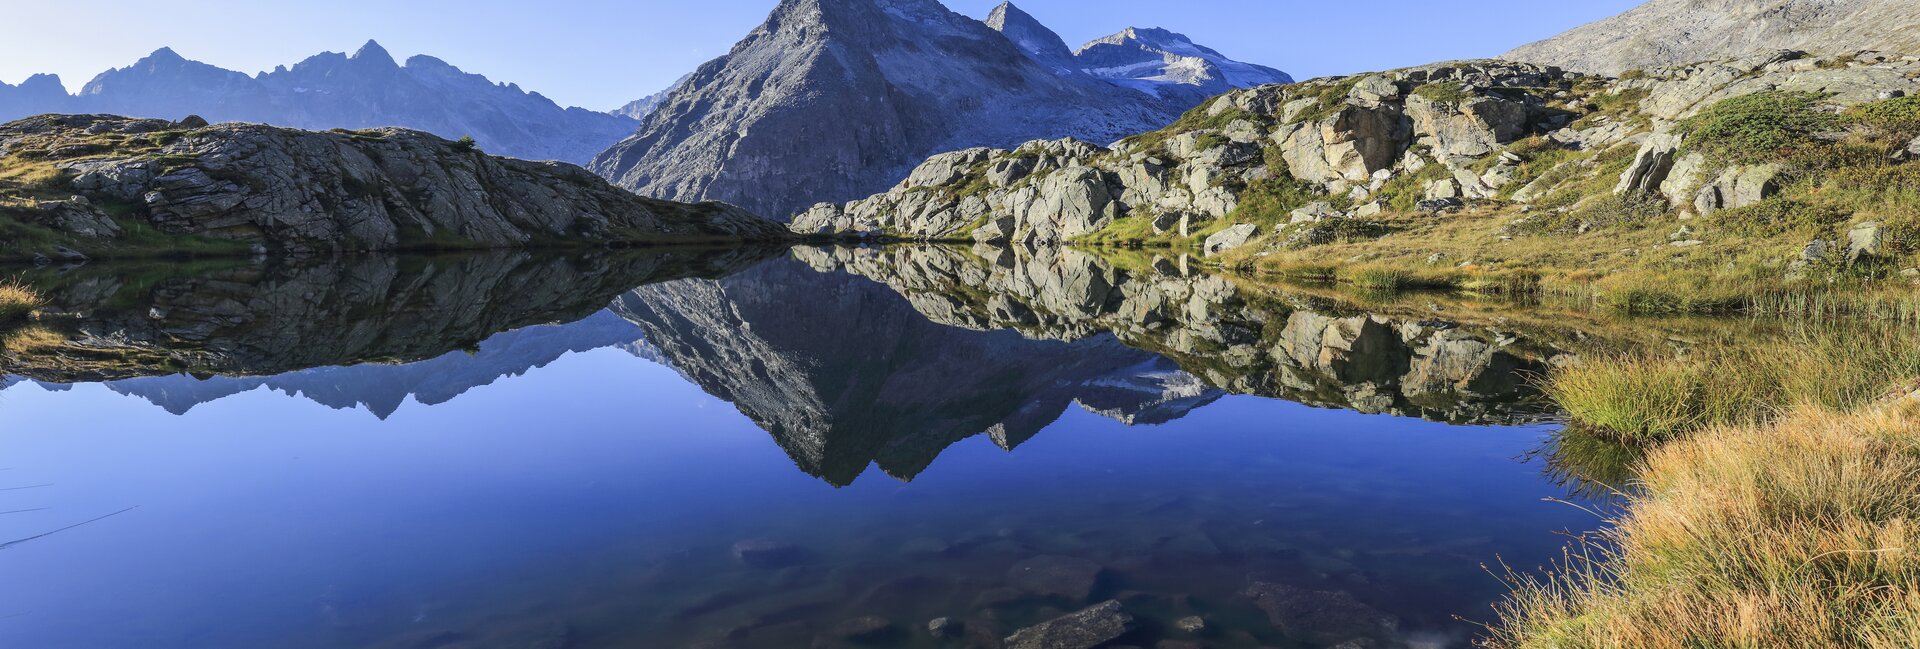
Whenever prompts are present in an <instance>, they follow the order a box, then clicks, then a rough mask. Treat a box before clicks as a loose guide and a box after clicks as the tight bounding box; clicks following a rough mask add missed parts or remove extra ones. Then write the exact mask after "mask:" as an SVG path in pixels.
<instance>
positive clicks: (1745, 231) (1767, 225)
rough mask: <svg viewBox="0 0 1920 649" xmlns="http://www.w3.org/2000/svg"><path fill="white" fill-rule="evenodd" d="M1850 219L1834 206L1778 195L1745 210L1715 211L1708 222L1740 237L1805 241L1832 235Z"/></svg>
mask: <svg viewBox="0 0 1920 649" xmlns="http://www.w3.org/2000/svg"><path fill="white" fill-rule="evenodd" d="M1850 218H1852V215H1851V214H1849V213H1847V212H1843V211H1840V210H1838V209H1835V208H1833V207H1829V206H1826V205H1815V204H1812V203H1807V202H1803V201H1798V200H1794V199H1790V198H1786V197H1783V196H1775V197H1773V198H1769V199H1766V200H1763V201H1760V202H1758V203H1754V204H1752V205H1748V206H1746V207H1736V208H1732V209H1726V210H1720V211H1718V212H1714V213H1713V214H1712V216H1710V217H1709V218H1708V222H1710V223H1712V224H1713V225H1714V226H1715V227H1717V228H1720V229H1721V230H1723V231H1725V232H1727V233H1729V234H1734V235H1738V236H1745V237H1773V236H1780V235H1784V234H1789V233H1792V234H1797V235H1800V236H1802V237H1803V238H1804V237H1811V236H1832V233H1833V229H1834V227H1835V226H1838V225H1839V224H1842V223H1845V222H1847V220H1848V219H1850Z"/></svg>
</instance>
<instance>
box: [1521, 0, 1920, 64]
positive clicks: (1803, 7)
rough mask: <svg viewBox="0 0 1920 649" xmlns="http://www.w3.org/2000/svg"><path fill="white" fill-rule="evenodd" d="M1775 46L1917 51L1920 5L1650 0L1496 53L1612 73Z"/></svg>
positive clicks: (1854, 0) (1894, 0)
mask: <svg viewBox="0 0 1920 649" xmlns="http://www.w3.org/2000/svg"><path fill="white" fill-rule="evenodd" d="M1780 49H1802V50H1809V51H1814V52H1824V53H1828V54H1841V53H1846V52H1853V51H1858V50H1883V51H1889V52H1899V53H1905V54H1920V5H1916V4H1914V3H1912V2H1909V1H1908V0H1800V1H1789V2H1783V1H1781V0H1652V1H1651V2H1648V3H1646V4H1644V5H1641V6H1639V7H1636V8H1634V9H1632V10H1630V11H1628V12H1626V13H1623V14H1620V15H1618V16H1614V17H1612V18H1608V19H1606V20H1601V21H1599V22H1595V23H1591V24H1588V25H1584V26H1581V27H1579V28H1576V29H1574V30H1572V31H1569V32H1566V33H1564V34H1560V35H1558V36H1555V37H1553V38H1549V39H1547V40H1544V41H1540V42H1537V43H1532V44H1528V45H1525V46H1522V47H1520V48H1518V49H1515V50H1513V51H1511V52H1508V53H1506V54H1504V55H1501V56H1502V58H1506V59H1511V60H1515V61H1528V62H1532V63H1541V64H1547V65H1557V66H1561V67H1564V68H1568V69H1572V70H1580V71H1585V72H1597V73H1603V74H1619V73H1621V72H1624V71H1626V70H1633V69H1639V68H1650V67H1659V66H1668V65H1676V64H1682V63H1691V62H1694V61H1710V60H1715V59H1733V58H1740V57H1744V56H1748V55H1751V54H1755V53H1760V52H1767V51H1772V50H1780Z"/></svg>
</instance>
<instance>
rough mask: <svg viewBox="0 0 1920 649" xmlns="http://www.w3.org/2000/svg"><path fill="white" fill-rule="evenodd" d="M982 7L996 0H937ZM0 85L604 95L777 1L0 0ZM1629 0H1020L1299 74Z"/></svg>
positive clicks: (679, 63)
mask: <svg viewBox="0 0 1920 649" xmlns="http://www.w3.org/2000/svg"><path fill="white" fill-rule="evenodd" d="M946 1H947V6H949V7H951V8H953V9H954V10H955V11H959V12H961V13H964V14H967V15H970V16H974V17H983V16H985V15H986V13H987V12H988V11H989V10H991V9H992V8H993V6H994V5H996V4H999V0H946ZM0 3H4V4H6V5H9V6H7V7H6V8H5V11H6V13H7V15H8V18H9V20H8V23H9V24H8V25H7V29H6V30H5V31H6V34H5V36H4V38H0V81H5V82H8V83H18V82H20V81H21V80H22V79H25V78H26V77H27V76H28V75H30V74H33V73H35V72H53V73H57V74H59V75H60V76H61V77H62V78H63V80H64V81H66V83H67V86H68V87H69V88H71V89H75V90H77V89H78V88H79V86H80V85H82V84H84V83H86V81H87V80H88V79H91V78H92V77H93V75H95V74H97V73H99V72H101V71H103V70H106V69H108V68H112V67H121V66H125V65H127V64H129V63H132V62H133V61H134V60H136V59H138V58H139V57H141V56H143V55H145V54H147V53H149V52H151V51H153V50H155V49H158V48H160V47H162V46H169V47H172V48H174V49H175V50H177V51H179V52H180V54H181V55H183V56H186V57H187V58H190V59H195V60H199V61H205V62H207V63H212V64H214V65H218V66H221V67H225V68H230V69H236V70H241V71H245V72H249V73H252V72H258V71H261V70H269V69H272V68H273V66H275V65H280V64H291V63H294V62H296V61H299V60H300V59H302V58H305V57H306V56H308V55H311V54H314V53H317V52H321V51H352V50H353V49H355V48H357V47H359V45H360V44H361V43H362V42H365V41H366V40H367V39H369V38H373V39H378V40H379V41H380V42H381V43H382V44H383V45H386V46H387V49H389V50H392V52H393V54H394V55H395V56H396V57H398V58H401V59H403V60H404V59H405V58H406V57H407V56H411V55H413V54H423V53H424V54H432V55H434V56H438V57H440V58H442V59H446V60H447V61H448V62H450V63H453V64H454V65H457V66H460V67H461V68H464V69H466V70H467V71H469V72H477V73H480V74H485V75H487V76H488V77H491V78H493V80H495V81H511V82H514V83H518V84H520V86H521V87H522V88H526V89H529V90H536V91H539V92H541V93H543V94H545V95H547V96H549V97H552V98H553V99H554V100H555V101H558V102H560V103H562V104H568V105H579V106H585V107H588V108H596V109H610V108H613V107H616V106H619V105H620V104H623V103H625V102H627V101H628V100H631V99H635V98H637V97H640V96H643V95H646V94H650V93H652V92H654V91H657V90H659V89H660V88H662V87H664V86H666V85H667V84H669V83H671V82H672V81H673V80H674V79H675V78H677V77H679V76H680V75H682V74H684V73H686V72H687V71H689V70H692V69H693V68H694V67H695V66H697V65H699V64H700V63H702V62H705V61H706V60H708V59H711V58H713V57H715V56H719V55H721V54H724V53H726V51H727V49H728V48H729V47H731V46H732V45H733V43H734V41H736V40H738V39H739V38H740V37H741V36H743V35H745V34H746V33H747V31H748V30H751V29H752V28H753V27H754V26H755V25H758V24H759V23H760V22H761V20H763V19H764V18H765V17H766V15H767V12H768V11H770V10H771V9H772V8H773V7H774V5H776V4H778V2H777V0H699V1H698V2H685V1H675V0H546V1H544V2H528V1H526V0H411V1H407V2H395V1H393V0H272V1H262V0H176V1H175V2H171V3H165V7H164V8H159V9H157V8H156V6H155V5H154V4H153V3H152V2H151V1H150V0H94V1H93V2H88V3H86V4H87V7H86V10H85V11H84V12H82V13H83V14H84V15H79V14H76V13H75V12H74V9H75V8H74V7H72V6H69V3H65V2H45V1H41V2H27V1H26V0H0ZM1639 3H1640V0H1575V1H1572V2H1541V1H1540V0H1339V1H1331V2H1329V1H1321V0H1024V1H1020V2H1016V4H1019V5H1020V6H1021V7H1022V8H1025V9H1026V10H1027V11H1028V12H1029V13H1032V14H1033V15H1034V16H1035V17H1037V18H1039V19H1040V20H1041V21H1042V22H1045V23H1047V24H1048V25H1050V26H1052V27H1053V28H1054V29H1055V30H1057V31H1059V32H1060V35H1061V36H1062V37H1064V38H1065V39H1066V40H1067V42H1068V43H1069V44H1076V45H1077V44H1079V43H1082V42H1085V41H1088V40H1092V39H1094V38H1098V37H1100V36H1104V35H1106V34H1110V33H1113V32H1116V31H1119V30H1120V29H1121V28H1124V27H1128V26H1139V27H1165V28H1168V29H1172V30H1174V31H1179V32H1184V33H1186V34H1187V35H1189V36H1192V37H1193V38H1194V39H1195V40H1196V41H1198V42H1200V43H1201V44H1204V45H1208V46H1210V47H1213V48H1214V49H1218V50H1220V51H1221V52H1223V53H1225V54H1227V55H1228V56H1231V57H1234V58H1236V59H1240V60H1243V61H1249V62H1253V63H1261V64H1265V65H1271V66H1274V67H1277V68H1280V69H1282V70H1286V71H1287V72H1289V73H1292V74H1293V75H1294V76H1296V77H1300V78H1303V79H1304V78H1308V77H1314V76H1321V75H1327V74H1342V73H1350V72H1358V71H1366V70H1378V69H1386V68H1393V67H1400V66H1406V65H1414V64H1419V63H1427V62H1431V61H1436V60H1441V59H1455V58H1469V57H1477V56H1492V55H1496V54H1499V53H1501V52H1504V51H1506V50H1508V49H1511V48H1512V47H1514V46H1516V45H1520V44H1522V43H1526V42H1530V41H1533V40H1537V39H1540V38H1544V37H1547V36H1551V35H1553V34H1556V33H1559V32H1561V31H1564V30H1566V29H1568V28H1571V27H1574V26H1576V25H1580V24H1582V23H1586V22H1589V21H1592V20H1596V19H1599V18H1604V17H1606V16H1610V15H1613V14H1616V13H1619V12H1621V11H1625V10H1626V9H1628V8H1631V7H1632V6H1634V5H1637V4H1639Z"/></svg>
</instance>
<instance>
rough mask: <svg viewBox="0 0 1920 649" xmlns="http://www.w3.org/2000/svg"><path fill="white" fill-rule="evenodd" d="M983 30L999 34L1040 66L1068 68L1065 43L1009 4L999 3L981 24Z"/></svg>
mask: <svg viewBox="0 0 1920 649" xmlns="http://www.w3.org/2000/svg"><path fill="white" fill-rule="evenodd" d="M982 22H984V23H986V25H987V27H988V28H990V29H992V30H994V31H997V32H1000V34H1001V35H1003V36H1006V37H1007V40H1008V41H1011V42H1012V43H1013V44H1014V46H1015V47H1018V48H1020V50H1021V51H1022V52H1025V53H1026V54H1027V56H1029V57H1031V58H1033V59H1034V60H1035V61H1038V62H1040V63H1042V64H1044V65H1047V66H1049V67H1054V68H1072V67H1074V66H1073V65H1072V63H1071V60H1072V58H1073V50H1071V49H1068V48H1067V42H1066V41H1065V40H1063V39H1061V38H1060V35H1059V34H1058V33H1055V32H1054V31H1053V29H1052V28H1049V27H1047V26H1046V25H1045V24H1044V23H1041V22H1040V21H1039V19H1036V18H1034V17H1033V14H1029V13H1027V12H1025V11H1022V10H1021V9H1020V8H1019V7H1016V6H1014V5H1013V3H1012V2H1003V3H1001V4H1000V6H998V7H995V8H994V10H993V13H991V14H988V15H987V19H986V20H985V21H982Z"/></svg>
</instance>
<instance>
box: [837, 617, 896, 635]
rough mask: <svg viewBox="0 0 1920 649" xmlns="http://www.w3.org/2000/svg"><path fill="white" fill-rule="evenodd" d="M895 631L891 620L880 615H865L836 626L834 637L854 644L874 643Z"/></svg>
mask: <svg viewBox="0 0 1920 649" xmlns="http://www.w3.org/2000/svg"><path fill="white" fill-rule="evenodd" d="M895 630H896V629H894V627H893V622H892V621H891V620H888V619H887V618H884V617H880V616H878V615H865V616H861V617H856V618H853V619H850V620H847V621H844V622H841V623H839V624H837V625H834V627H833V635H834V636H835V637H838V638H841V639H844V640H852V641H854V642H873V641H876V640H880V639H883V638H885V637H886V636H887V635H889V634H891V633H892V632H894V631H895Z"/></svg>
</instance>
